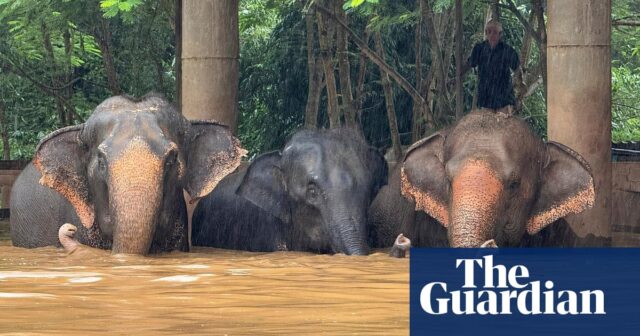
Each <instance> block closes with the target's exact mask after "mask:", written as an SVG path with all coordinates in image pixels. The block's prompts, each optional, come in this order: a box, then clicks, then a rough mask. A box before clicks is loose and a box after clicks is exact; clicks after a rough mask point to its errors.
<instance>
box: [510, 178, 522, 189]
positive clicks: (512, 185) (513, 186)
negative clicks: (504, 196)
mask: <svg viewBox="0 0 640 336" xmlns="http://www.w3.org/2000/svg"><path fill="white" fill-rule="evenodd" d="M518 187H520V180H519V179H513V180H511V182H509V189H511V190H515V189H518Z"/></svg>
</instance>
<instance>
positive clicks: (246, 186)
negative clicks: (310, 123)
mask: <svg viewBox="0 0 640 336" xmlns="http://www.w3.org/2000/svg"><path fill="white" fill-rule="evenodd" d="M386 181H387V165H386V163H385V161H384V158H383V157H382V155H381V154H380V153H378V151H377V150H375V149H373V148H371V147H370V146H369V145H368V144H367V143H366V142H365V141H364V139H362V137H361V136H359V135H356V134H355V133H354V132H353V131H350V130H342V129H334V130H303V131H299V132H297V133H296V134H294V135H293V136H292V137H291V139H290V140H289V141H288V142H287V143H286V145H285V147H284V149H283V150H282V152H281V153H280V152H272V153H267V154H263V155H261V156H259V157H258V158H256V159H255V160H254V161H253V162H252V163H251V164H250V165H249V166H248V167H246V168H244V169H241V170H240V171H238V172H236V173H233V174H230V175H229V176H227V177H226V178H225V179H223V180H222V181H221V182H220V184H219V186H218V187H217V188H216V189H215V190H214V191H213V192H212V193H211V194H210V195H208V196H206V197H205V198H203V199H202V200H201V201H200V203H199V204H198V206H197V207H196V209H195V212H194V216H193V235H192V242H193V245H200V246H211V247H218V248H226V249H241V250H249V251H278V250H295V251H310V252H316V253H345V254H349V255H351V254H355V255H364V254H367V253H368V251H369V246H368V244H367V228H366V223H367V217H366V214H367V209H368V207H369V204H370V203H371V200H372V199H373V198H374V197H375V195H376V193H377V191H378V190H379V188H380V187H381V186H382V185H384V184H385V183H386Z"/></svg>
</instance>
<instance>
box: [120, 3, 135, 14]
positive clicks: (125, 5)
mask: <svg viewBox="0 0 640 336" xmlns="http://www.w3.org/2000/svg"><path fill="white" fill-rule="evenodd" d="M131 8H133V5H132V4H131V3H130V2H120V3H119V4H118V9H120V10H121V11H123V12H128V11H130V10H131Z"/></svg>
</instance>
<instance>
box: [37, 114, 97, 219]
mask: <svg viewBox="0 0 640 336" xmlns="http://www.w3.org/2000/svg"><path fill="white" fill-rule="evenodd" d="M83 127H84V125H76V126H69V127H65V128H61V129H59V130H57V131H55V132H53V133H51V134H49V135H48V136H47V137H45V138H44V139H42V141H40V143H39V144H38V146H37V147H36V152H35V154H34V157H33V164H34V166H35V167H36V168H37V169H38V170H39V171H40V173H41V174H42V177H41V178H40V181H39V182H40V184H42V185H43V186H46V187H49V188H51V189H53V190H55V191H57V192H59V193H60V194H62V196H64V197H65V198H66V199H67V200H68V201H69V203H71V205H72V206H73V208H74V209H75V211H76V214H77V215H78V217H79V218H80V221H81V222H82V225H84V227H86V228H91V227H92V226H93V220H94V217H95V211H94V208H93V204H92V202H91V201H90V199H89V183H88V180H87V177H86V173H85V172H86V164H85V162H86V160H84V159H83V158H84V157H85V156H86V149H85V147H84V146H83V145H82V143H81V142H80V139H79V135H80V132H81V131H82V129H83Z"/></svg>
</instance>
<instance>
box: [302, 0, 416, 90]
mask: <svg viewBox="0 0 640 336" xmlns="http://www.w3.org/2000/svg"><path fill="white" fill-rule="evenodd" d="M315 8H316V9H317V10H318V11H319V12H322V13H324V14H325V15H327V16H328V17H330V18H332V19H333V20H334V21H335V22H337V23H338V24H339V25H340V26H341V27H343V28H344V29H345V30H346V31H347V32H348V33H349V36H351V40H352V41H353V42H354V43H355V44H356V45H357V46H358V48H360V51H362V53H364V54H365V55H366V56H367V57H368V58H369V60H370V61H371V62H373V63H374V64H375V65H377V66H378V67H379V68H380V70H381V71H383V72H385V73H386V74H388V75H389V77H391V78H393V80H395V81H396V83H398V85H399V86H400V87H401V88H402V89H404V90H405V91H406V92H407V93H408V94H409V95H411V98H412V99H414V100H422V101H424V99H423V98H422V96H421V95H420V93H419V92H418V90H416V88H414V87H413V85H411V83H409V81H408V80H407V79H406V78H404V77H402V75H400V74H399V73H398V72H397V71H395V70H394V69H393V68H392V67H391V66H389V64H387V62H385V61H384V59H382V58H381V57H380V56H379V55H378V54H377V53H376V52H374V51H373V50H371V49H369V46H368V45H367V44H366V43H365V42H363V41H362V40H361V39H360V37H359V36H358V34H356V33H355V32H353V30H351V29H350V28H349V27H348V26H347V25H346V24H345V23H344V22H342V20H340V19H338V18H337V17H336V16H335V15H334V14H333V13H332V12H331V11H329V10H328V9H327V8H324V7H323V6H321V5H319V4H318V3H317V2H316V3H315Z"/></svg>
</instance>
